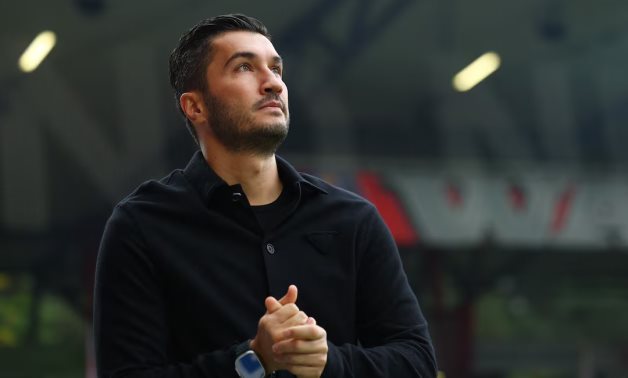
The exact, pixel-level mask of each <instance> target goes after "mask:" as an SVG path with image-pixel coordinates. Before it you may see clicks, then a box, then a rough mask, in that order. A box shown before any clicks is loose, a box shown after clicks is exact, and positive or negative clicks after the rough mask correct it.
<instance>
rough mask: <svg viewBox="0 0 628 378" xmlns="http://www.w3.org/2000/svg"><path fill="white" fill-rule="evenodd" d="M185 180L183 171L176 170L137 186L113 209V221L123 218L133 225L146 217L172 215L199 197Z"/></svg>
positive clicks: (196, 200)
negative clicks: (160, 214)
mask: <svg viewBox="0 0 628 378" xmlns="http://www.w3.org/2000/svg"><path fill="white" fill-rule="evenodd" d="M194 193H195V192H194V190H193V188H192V187H191V185H190V184H189V183H188V182H187V180H186V179H185V177H184V175H183V173H182V170H180V169H176V170H174V171H172V172H170V173H169V174H168V175H167V176H165V177H162V178H161V179H151V180H147V181H145V182H143V183H142V184H140V185H139V186H137V187H136V188H135V189H134V190H133V191H132V192H131V193H129V194H128V195H127V196H126V197H124V198H123V199H122V200H120V201H119V202H118V203H117V204H116V205H115V207H114V209H113V214H112V216H111V218H112V219H115V218H117V217H123V218H127V219H129V220H131V221H132V222H133V223H134V222H138V221H140V218H144V217H145V216H154V215H157V214H159V213H162V214H163V213H164V212H165V213H171V212H172V211H176V209H178V208H181V207H183V206H184V204H186V203H189V202H190V201H194V202H195V203H196V202H198V201H199V200H198V196H195V195H194Z"/></svg>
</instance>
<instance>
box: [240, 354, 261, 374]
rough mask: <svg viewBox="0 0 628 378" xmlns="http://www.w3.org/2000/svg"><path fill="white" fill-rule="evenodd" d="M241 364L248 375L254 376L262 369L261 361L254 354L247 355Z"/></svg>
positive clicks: (243, 357)
mask: <svg viewBox="0 0 628 378" xmlns="http://www.w3.org/2000/svg"><path fill="white" fill-rule="evenodd" d="M240 363H241V365H240V366H242V368H244V371H245V372H246V373H247V374H253V373H255V372H256V371H258V370H259V369H260V367H261V365H260V363H259V360H258V359H257V357H256V356H255V354H253V353H246V354H244V355H243V356H242V358H241V359H240Z"/></svg>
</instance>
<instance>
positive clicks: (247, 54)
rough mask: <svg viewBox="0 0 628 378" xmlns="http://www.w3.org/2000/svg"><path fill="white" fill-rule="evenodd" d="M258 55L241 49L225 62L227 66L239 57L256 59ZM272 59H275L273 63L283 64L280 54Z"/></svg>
mask: <svg viewBox="0 0 628 378" xmlns="http://www.w3.org/2000/svg"><path fill="white" fill-rule="evenodd" d="M258 57H259V56H258V55H257V54H255V53H253V52H250V51H239V52H236V53H235V54H233V55H231V56H230V57H229V59H227V62H226V63H225V67H227V66H228V65H229V63H231V62H232V61H234V60H236V59H238V58H246V59H250V60H254V59H257V58H258ZM272 59H273V63H275V64H283V59H281V57H280V56H279V55H275V56H273V58H272Z"/></svg>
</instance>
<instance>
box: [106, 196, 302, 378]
mask: <svg viewBox="0 0 628 378" xmlns="http://www.w3.org/2000/svg"><path fill="white" fill-rule="evenodd" d="M147 248H148V247H147V243H146V241H145V240H144V238H143V236H142V234H141V230H140V228H139V227H138V226H137V225H136V224H135V223H134V221H133V219H132V217H131V215H130V214H129V213H128V211H126V210H125V209H124V208H123V207H120V206H118V207H116V209H115V210H114V212H113V215H112V216H111V218H110V219H109V221H108V223H107V226H106V228H105V232H104V234H103V238H102V242H101V246H100V251H99V253H98V261H97V265H96V282H95V295H94V335H95V343H96V362H97V371H98V376H99V377H101V378H103V377H107V378H109V377H131V376H132V377H140V378H141V377H156V376H159V377H164V378H168V377H179V378H196V377H204V378H211V377H221V378H224V377H237V374H236V372H235V365H234V364H235V358H236V350H237V349H238V346H239V345H240V344H235V345H231V346H227V345H225V348H224V349H221V350H215V351H211V352H208V353H203V354H200V355H199V356H198V357H197V358H196V359H195V360H194V361H193V362H189V363H177V362H176V361H171V359H170V358H169V356H168V353H167V345H168V332H169V330H168V327H167V325H166V321H165V313H166V312H165V310H166V306H167V303H165V302H164V298H163V295H162V290H163V287H162V285H161V282H160V272H158V271H157V269H156V267H155V266H154V265H153V262H152V260H151V258H150V257H149V256H148V255H147ZM296 298H297V291H296V287H291V288H290V289H289V290H288V292H287V293H286V295H285V296H284V297H283V298H281V299H279V300H278V301H277V300H275V299H274V298H273V300H274V301H275V302H277V305H278V306H279V307H281V311H278V312H276V314H275V315H270V316H266V315H265V316H266V318H269V320H270V321H266V322H262V321H260V324H259V329H258V334H278V333H279V331H278V330H275V327H284V328H285V327H287V326H296V325H300V324H305V323H306V322H307V321H308V317H307V316H306V315H305V314H304V313H302V312H300V311H299V309H298V308H297V307H296V306H295V305H294V302H295V301H296ZM277 316H280V317H281V320H282V322H283V323H282V324H278V322H276V321H274V320H273V319H274V318H275V317H277ZM282 329H283V328H282ZM208 337H210V335H208ZM248 342H249V341H248V340H242V343H248ZM268 348H270V346H268V347H267V346H265V345H264V346H262V351H263V353H264V354H265V355H267V354H268V353H267V350H268ZM258 349H259V348H258Z"/></svg>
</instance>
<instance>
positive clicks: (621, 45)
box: [0, 0, 628, 378]
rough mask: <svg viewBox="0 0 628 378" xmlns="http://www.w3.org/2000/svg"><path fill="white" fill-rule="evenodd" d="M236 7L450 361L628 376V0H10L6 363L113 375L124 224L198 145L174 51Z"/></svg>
mask: <svg viewBox="0 0 628 378" xmlns="http://www.w3.org/2000/svg"><path fill="white" fill-rule="evenodd" d="M231 12H242V13H246V14H249V15H252V16H255V17H258V18H260V19H261V20H263V21H264V22H265V23H266V24H267V25H268V27H269V29H270V30H271V32H272V33H273V36H274V43H275V46H276V47H277V49H278V51H279V52H280V53H281V54H282V55H283V56H284V59H285V61H286V74H285V80H286V82H287V84H288V87H289V89H290V100H291V112H292V127H291V131H290V136H289V137H288V141H287V143H286V144H285V145H284V146H283V147H282V148H281V150H280V154H281V155H283V156H285V157H287V158H289V159H290V160H291V161H293V162H294V163H295V165H297V166H298V167H299V168H301V169H302V170H305V171H309V172H313V173H316V174H319V175H321V176H323V177H325V178H326V179H328V180H330V181H332V182H334V183H336V184H338V185H340V186H343V187H346V188H348V189H350V190H353V191H355V192H357V193H359V194H361V195H363V196H365V197H366V198H368V199H369V200H371V201H372V202H373V203H375V205H376V206H377V207H378V208H379V210H380V212H381V213H382V215H383V216H384V218H385V220H386V222H387V223H388V225H389V227H390V228H391V229H392V231H393V234H394V236H395V238H396V240H397V242H398V244H399V247H400V250H401V253H402V257H403V259H404V261H405V266H406V270H407V272H408V275H409V278H410V281H411V283H412V285H413V288H414V290H415V292H416V294H417V296H418V297H419V301H420V302H421V304H422V306H423V309H424V311H425V313H426V315H427V317H428V320H429V322H430V327H431V332H432V335H433V338H434V344H435V347H436V349H437V356H438V360H439V364H440V368H441V370H442V372H443V375H444V376H446V377H462V378H470V377H473V378H489V377H490V378H498V377H499V378H502V377H503V378H527V377H535V378H558V377H561V378H562V377H580V378H593V377H627V376H628V321H627V319H628V274H627V273H628V253H627V252H628V176H627V174H626V172H627V171H626V168H627V166H628V148H627V147H626V143H627V142H628V74H627V67H628V2H626V1H624V0H597V1H595V2H593V1H585V0H526V1H523V0H520V1H497V0H476V1H462V0H458V1H456V0H380V1H371V0H347V1H341V0H302V1H292V2H290V1H273V2H247V1H242V0H237V1H200V0H185V1H174V0H152V1H147V0H136V1H122V0H57V1H43V0H22V1H20V2H18V1H9V0H6V1H3V2H2V3H0V49H1V52H2V53H1V54H0V377H18V378H20V377H94V376H95V373H94V361H93V357H92V350H91V349H92V345H91V343H92V339H91V293H92V284H93V282H92V281H93V271H94V262H95V257H96V252H97V248H98V243H99V239H100V235H101V232H102V229H103V225H104V222H105V221H106V219H107V217H108V216H109V214H110V212H111V209H112V206H113V205H114V204H115V203H116V202H117V201H118V200H119V199H121V198H122V197H123V196H124V195H126V194H127V193H129V192H130V191H131V190H132V189H133V188H134V187H135V186H137V185H138V184H139V183H141V182H142V181H144V180H145V179H148V178H151V177H161V176H162V175H164V174H166V173H167V172H169V171H170V170H172V169H174V168H178V167H182V166H183V165H184V164H185V163H186V162H187V160H188V159H189V157H190V156H191V154H192V153H193V151H194V150H195V146H194V144H193V142H192V139H191V137H190V136H189V135H188V133H187V131H186V128H185V126H184V124H183V122H182V121H181V120H180V119H179V115H178V113H177V111H176V110H175V108H174V105H173V102H172V96H171V92H170V88H169V84H168V79H167V58H168V55H169V53H170V51H171V49H172V48H173V47H174V46H175V44H176V42H177V40H178V37H179V35H180V34H181V33H182V32H183V31H184V30H186V29H187V28H189V27H190V26H191V25H193V24H194V23H196V22H197V21H198V20H199V19H201V18H205V17H208V16H212V15H216V14H221V13H231ZM44 30H49V31H52V32H54V33H55V35H56V45H55V46H54V48H53V49H52V51H51V52H50V54H49V55H48V56H47V58H46V59H45V60H44V61H43V62H42V63H41V64H40V65H39V67H37V68H36V69H35V70H34V71H32V72H28V73H27V72H23V71H22V70H21V69H20V68H19V67H18V59H19V58H20V56H21V55H22V53H23V52H24V50H25V49H26V48H27V46H29V44H30V43H31V41H33V39H34V38H35V37H36V36H37V35H38V34H39V33H41V32H42V31H44ZM487 53H489V55H486V54H487ZM479 57H484V60H480V63H478V64H476V65H474V66H473V67H475V68H474V69H473V68H472V71H475V73H476V74H477V75H480V77H479V78H478V79H477V80H480V79H481V78H482V77H484V76H486V77H485V78H484V79H483V80H481V81H480V82H479V83H478V84H477V85H476V86H474V87H473V88H471V89H470V90H466V91H462V88H461V87H454V85H453V84H452V80H453V78H454V76H455V75H457V74H458V73H460V72H461V71H462V70H463V69H464V68H465V67H467V66H469V65H470V64H471V63H472V62H474V61H476V59H477V58H479ZM488 58H492V60H490V62H489V63H486V59H488ZM482 61H483V62H484V64H482ZM491 64H492V67H491ZM487 66H489V67H488V68H487ZM483 70H484V71H483ZM487 70H488V71H487ZM480 71H482V72H480ZM493 71H494V72H493ZM465 72H467V74H468V71H465ZM483 72H484V75H482V73H483ZM477 80H476V81H477Z"/></svg>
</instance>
